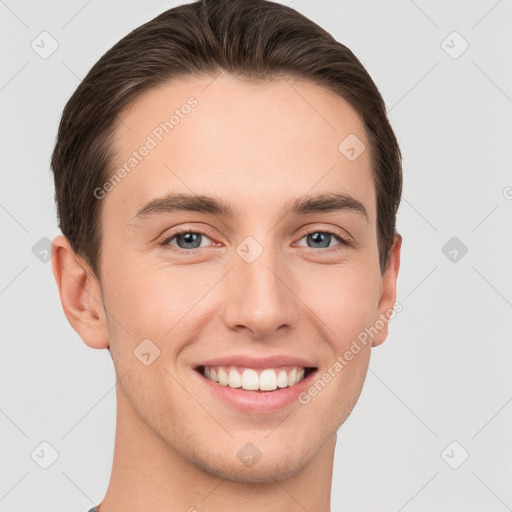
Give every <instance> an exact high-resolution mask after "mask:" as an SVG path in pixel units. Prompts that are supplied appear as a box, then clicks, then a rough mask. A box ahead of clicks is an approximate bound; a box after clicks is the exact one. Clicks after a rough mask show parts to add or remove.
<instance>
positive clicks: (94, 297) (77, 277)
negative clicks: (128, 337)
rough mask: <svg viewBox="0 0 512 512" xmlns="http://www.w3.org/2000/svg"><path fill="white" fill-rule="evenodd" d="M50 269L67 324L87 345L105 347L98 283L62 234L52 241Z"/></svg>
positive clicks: (104, 321)
mask: <svg viewBox="0 0 512 512" xmlns="http://www.w3.org/2000/svg"><path fill="white" fill-rule="evenodd" d="M52 269H53V275H54V277H55V281H56V283H57V287H58V289H59V294H60V300H61V304H62V309H63V310H64V314H65V315H66V318H67V319H68V322H69V323H70V324H71V326H72V327H73V329H74V330H75V331H76V332H77V333H78V334H79V335H80V337H81V338H82V340H83V341H84V342H85V343H86V344H87V345H89V346H90V347H92V348H107V347H108V346H109V341H108V335H107V332H108V331H107V325H106V318H105V314H104V309H103V302H102V296H101V289H100V287H99V283H98V281H97V279H96V278H95V276H94V274H93V273H92V272H91V271H90V269H89V268H88V266H87V265H86V264H85V263H84V262H83V260H82V259H81V258H80V257H78V256H77V255H76V254H75V252H74V251H73V248H72V247H71V245H70V243H69V240H68V239H67V238H66V237H65V236H64V235H59V236H57V237H55V238H54V239H53V241H52Z"/></svg>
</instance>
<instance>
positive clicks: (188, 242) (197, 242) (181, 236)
mask: <svg viewBox="0 0 512 512" xmlns="http://www.w3.org/2000/svg"><path fill="white" fill-rule="evenodd" d="M204 239H206V240H210V238H209V237H208V236H206V235H205V234H204V233H201V232H199V231H190V230H188V231H179V232H178V233H174V234H173V235H172V236H169V237H166V238H165V239H164V240H162V242H160V245H162V246H166V245H171V246H173V247H177V248H178V249H181V250H184V251H187V249H191V250H194V249H199V248H201V247H205V246H204V245H203V244H202V242H203V240H204ZM174 240H175V242H176V243H173V241H174ZM188 252H189V251H188Z"/></svg>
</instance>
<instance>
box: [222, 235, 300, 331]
mask: <svg viewBox="0 0 512 512" xmlns="http://www.w3.org/2000/svg"><path fill="white" fill-rule="evenodd" d="M260 238H261V240H263V235H262V236H261V237H260ZM233 267H234V268H233V270H232V271H231V272H230V273H229V276H230V281H229V283H228V284H227V285H228V287H229V290H230V293H229V294H228V300H227V304H226V310H225V321H226V323H227V324H228V326H229V327H231V328H237V329H242V327H245V328H248V329H249V330H250V331H252V333H253V335H256V336H258V337H262V336H270V335H271V334H272V333H273V332H274V331H277V329H279V328H280V327H281V326H283V325H287V326H289V327H292V326H293V325H294V324H295V315H296V309H297V305H296V304H294V295H293V293H292V292H291V291H290V289H289V287H291V286H290V283H287V281H289V280H290V278H289V274H290V273H289V272H288V271H287V267H286V264H285V262H284V260H283V258H282V255H281V254H280V253H279V248H278V247H276V245H275V244H274V243H273V240H272V237H268V236H267V238H266V241H265V243H262V242H260V241H258V240H256V239H255V238H254V237H251V236H249V237H247V238H246V239H244V240H243V241H242V242H241V243H240V244H239V245H238V246H237V247H236V251H235V252H234V253H233ZM285 283H286V284H285Z"/></svg>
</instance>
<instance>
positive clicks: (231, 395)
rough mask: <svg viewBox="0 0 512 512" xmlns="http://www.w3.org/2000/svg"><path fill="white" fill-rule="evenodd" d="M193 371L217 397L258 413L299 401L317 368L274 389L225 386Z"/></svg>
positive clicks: (244, 409)
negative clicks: (287, 385) (286, 384)
mask: <svg viewBox="0 0 512 512" xmlns="http://www.w3.org/2000/svg"><path fill="white" fill-rule="evenodd" d="M193 371H194V373H196V374H197V376H198V377H199V378H200V379H201V381H202V382H203V383H204V384H205V385H206V387H207V389H209V391H210V392H211V393H213V394H214V395H215V396H216V397H219V398H220V399H221V400H223V401H224V402H226V403H228V404H229V405H231V406H233V407H235V408H236V409H238V410H240V411H242V412H246V413H256V414H261V413H273V412H277V411H279V410H281V409H283V408H284V407H286V406H287V405H290V404H291V403H293V402H294V401H297V402H298V396H299V395H300V393H302V392H304V391H306V389H308V387H309V386H310V385H311V384H310V383H311V380H312V378H313V376H314V375H315V374H316V370H313V371H311V372H310V373H309V375H308V376H307V377H306V378H304V379H302V380H301V381H300V382H299V383H297V384H295V385H293V386H290V387H287V388H277V389H276V390H274V391H245V390H244V389H242V388H230V387H229V386H223V385H222V384H219V383H218V382H213V381H212V380H211V379H208V378H207V377H205V376H204V375H203V374H202V373H200V372H198V371H197V370H193Z"/></svg>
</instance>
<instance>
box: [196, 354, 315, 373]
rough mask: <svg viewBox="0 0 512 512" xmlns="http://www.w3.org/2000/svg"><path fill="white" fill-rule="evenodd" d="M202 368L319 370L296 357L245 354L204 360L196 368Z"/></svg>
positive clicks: (312, 362) (308, 361)
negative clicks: (295, 368) (292, 367)
mask: <svg viewBox="0 0 512 512" xmlns="http://www.w3.org/2000/svg"><path fill="white" fill-rule="evenodd" d="M200 366H209V367H212V366H240V367H243V368H254V369H265V368H274V367H279V366H301V367H303V368H317V364H316V363H315V362H314V361H313V360H308V359H301V358H298V357H294V356H287V355H274V356H267V357H251V356H248V355H244V354H240V355H233V356H225V357H218V358H215V359H208V360H204V361H201V362H199V363H197V364H195V365H194V368H195V369H197V368H198V367H200Z"/></svg>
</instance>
